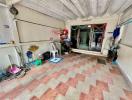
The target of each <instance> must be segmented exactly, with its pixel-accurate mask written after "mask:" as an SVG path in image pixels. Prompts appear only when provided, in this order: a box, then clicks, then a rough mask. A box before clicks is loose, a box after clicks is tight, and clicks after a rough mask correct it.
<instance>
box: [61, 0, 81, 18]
mask: <svg viewBox="0 0 132 100" xmlns="http://www.w3.org/2000/svg"><path fill="white" fill-rule="evenodd" d="M59 1H60V2H61V3H62V4H64V5H65V6H66V7H67V8H68V9H69V10H70V11H72V13H74V14H75V15H76V16H78V17H81V14H80V13H79V12H78V10H77V9H76V8H75V7H74V5H73V4H72V3H71V2H69V1H68V0H59Z"/></svg>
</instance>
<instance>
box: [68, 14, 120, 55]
mask: <svg viewBox="0 0 132 100" xmlns="http://www.w3.org/2000/svg"><path fill="white" fill-rule="evenodd" d="M90 19H91V20H88V21H87V20H82V19H77V20H69V21H67V22H66V27H67V28H68V29H69V32H70V31H71V26H72V25H88V24H101V23H107V26H106V31H105V37H104V41H103V45H102V51H101V52H102V53H103V55H107V51H108V50H107V49H108V48H109V46H108V45H109V43H108V39H109V37H110V36H111V35H112V34H109V33H108V32H113V30H114V29H115V27H116V25H117V22H118V16H117V15H115V16H107V15H106V16H104V17H98V18H90Z"/></svg>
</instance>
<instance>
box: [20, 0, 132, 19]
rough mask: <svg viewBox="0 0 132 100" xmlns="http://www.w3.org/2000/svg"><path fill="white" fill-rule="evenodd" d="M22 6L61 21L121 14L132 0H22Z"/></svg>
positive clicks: (131, 4) (131, 3) (130, 4)
mask: <svg viewBox="0 0 132 100" xmlns="http://www.w3.org/2000/svg"><path fill="white" fill-rule="evenodd" d="M20 4H21V5H23V6H26V7H28V8H31V9H33V10H36V11H39V12H41V13H44V14H47V15H49V16H52V17H55V18H57V19H60V20H64V21H66V20H72V19H77V18H88V17H90V16H94V17H98V16H103V15H106V14H108V15H114V14H120V13H122V12H124V11H126V10H127V8H128V7H129V8H130V6H132V0H21V2H20Z"/></svg>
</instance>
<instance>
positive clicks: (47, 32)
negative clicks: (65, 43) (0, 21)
mask: <svg viewBox="0 0 132 100" xmlns="http://www.w3.org/2000/svg"><path fill="white" fill-rule="evenodd" d="M16 8H17V9H18V11H19V14H18V15H17V16H16V18H17V19H21V20H25V21H29V22H33V23H37V24H42V25H47V26H51V27H53V28H51V27H46V26H41V25H36V24H32V23H27V22H23V21H19V20H18V21H17V27H18V32H19V34H20V39H21V41H22V42H29V41H39V40H49V38H51V37H53V38H57V36H56V35H55V34H54V33H53V31H54V30H59V29H56V28H64V26H65V24H64V22H63V21H60V20H57V19H54V18H52V17H49V16H46V15H44V14H42V13H39V12H36V11H34V10H31V9H29V8H26V7H24V6H21V5H16ZM54 27H55V28H54ZM31 35H32V37H30V36H31Z"/></svg>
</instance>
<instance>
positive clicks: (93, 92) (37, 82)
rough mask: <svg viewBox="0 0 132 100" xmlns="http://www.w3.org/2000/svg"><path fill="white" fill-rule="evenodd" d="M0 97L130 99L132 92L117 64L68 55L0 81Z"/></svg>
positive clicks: (27, 99) (7, 99)
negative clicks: (12, 78) (22, 75)
mask: <svg viewBox="0 0 132 100" xmlns="http://www.w3.org/2000/svg"><path fill="white" fill-rule="evenodd" d="M0 100H132V92H131V90H130V88H129V86H128V85H127V83H126V82H125V80H124V78H123V76H122V74H121V73H120V71H119V69H118V68H117V67H112V65H111V64H109V63H107V64H106V65H102V64H98V63H97V58H96V57H89V56H86V55H79V54H71V55H66V56H64V60H63V61H62V62H60V63H58V64H53V63H46V64H44V65H42V66H40V67H37V68H32V70H31V71H29V72H28V74H27V75H26V76H25V77H23V78H20V79H14V80H10V81H4V82H2V83H0Z"/></svg>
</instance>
